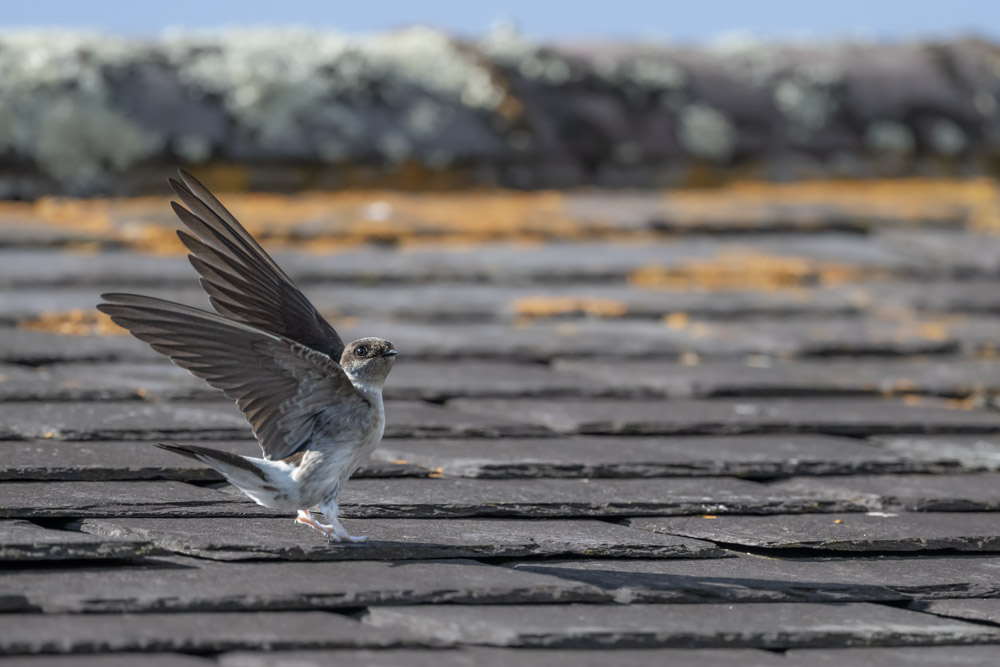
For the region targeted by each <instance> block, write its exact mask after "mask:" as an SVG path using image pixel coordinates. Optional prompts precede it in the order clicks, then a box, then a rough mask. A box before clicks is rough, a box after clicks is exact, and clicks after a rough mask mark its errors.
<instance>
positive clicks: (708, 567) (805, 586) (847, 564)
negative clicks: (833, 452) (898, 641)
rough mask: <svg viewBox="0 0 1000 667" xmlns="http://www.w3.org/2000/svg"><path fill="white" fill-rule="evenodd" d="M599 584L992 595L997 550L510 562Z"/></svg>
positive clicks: (670, 593) (648, 597)
mask: <svg viewBox="0 0 1000 667" xmlns="http://www.w3.org/2000/svg"><path fill="white" fill-rule="evenodd" d="M511 567H514V568H515V569H517V570H527V571H529V572H536V573H539V574H549V575H552V576H557V577H563V578H566V579H569V580H571V581H578V582H583V583H587V584H591V585H593V586H597V587H599V588H601V589H604V590H605V591H607V592H608V593H610V594H612V595H613V596H614V599H615V601H617V602H619V603H625V604H631V603H635V602H670V603H688V602H704V603H708V602H716V603H719V602H726V603H744V602H866V601H876V602H901V601H908V600H915V599H925V600H926V599H942V598H958V597H961V598H977V597H995V596H996V595H997V594H998V592H1000V580H998V578H997V577H998V575H1000V559H998V558H997V557H996V556H973V555H966V554H962V555H953V556H940V555H934V556H931V555H922V556H907V557H892V556H873V557H867V558H846V557H839V558H829V557H816V558H801V557H796V558H781V557H780V554H778V553H775V554H773V555H770V554H769V555H765V556H755V555H747V554H744V555H740V556H739V557H737V558H720V559H710V560H703V561H693V560H679V559H678V560H669V561H668V560H639V559H631V560H601V559H589V560H564V561H560V560H549V561H545V562H522V563H513V564H511Z"/></svg>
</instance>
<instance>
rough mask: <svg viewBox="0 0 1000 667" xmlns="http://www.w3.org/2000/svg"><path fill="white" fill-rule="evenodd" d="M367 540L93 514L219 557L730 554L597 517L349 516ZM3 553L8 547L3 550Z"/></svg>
mask: <svg viewBox="0 0 1000 667" xmlns="http://www.w3.org/2000/svg"><path fill="white" fill-rule="evenodd" d="M345 526H346V527H347V529H348V531H351V532H352V534H364V535H367V536H368V537H369V541H368V542H366V543H365V544H364V545H361V546H358V545H354V544H337V543H329V542H328V541H327V540H326V538H324V537H323V536H321V535H320V534H319V533H316V532H314V531H311V530H308V529H307V528H305V527H304V526H299V525H294V522H293V520H292V519H291V518H281V519H238V518H200V519H127V518H121V519H88V520H85V521H84V522H83V525H82V527H81V530H83V531H84V532H85V533H90V534H93V535H97V536H108V537H111V538H122V539H128V538H133V539H139V540H148V541H150V542H152V543H154V544H156V545H157V546H159V547H161V548H163V549H166V550H169V551H174V552H177V553H183V554H188V555H191V556H197V557H199V558H210V559H213V560H244V559H254V560H269V559H274V560H282V561H289V560H414V559H428V558H480V557H489V558H497V557H501V558H527V557H536V556H542V557H549V556H587V557H611V558H613V557H628V558H703V557H719V556H724V555H726V554H725V552H723V551H722V550H721V549H718V548H716V547H715V545H713V544H711V543H708V542H702V541H700V540H692V539H688V538H679V537H674V536H669V535H658V534H655V533H649V532H648V531H640V530H634V529H631V528H628V527H625V526H620V525H616V524H611V523H607V522H603V521H594V520H576V521H572V520H570V521H566V520H547V521H543V522H540V521H519V520H504V519H478V520H475V519H447V520H437V519H379V520H367V521H357V520H348V521H346V522H345ZM0 553H2V552H0Z"/></svg>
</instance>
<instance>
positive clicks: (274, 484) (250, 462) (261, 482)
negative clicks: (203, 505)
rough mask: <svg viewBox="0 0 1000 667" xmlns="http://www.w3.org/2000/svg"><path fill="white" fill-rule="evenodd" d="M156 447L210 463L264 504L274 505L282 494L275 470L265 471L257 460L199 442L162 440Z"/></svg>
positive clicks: (257, 501)
mask: <svg viewBox="0 0 1000 667" xmlns="http://www.w3.org/2000/svg"><path fill="white" fill-rule="evenodd" d="M156 446H157V447H159V448H160V449H165V450H167V451H168V452H173V453H174V454H180V455H181V456H186V457H187V458H189V459H194V460H195V461H201V462H202V463H204V464H206V465H209V466H211V467H212V468H213V469H215V470H216V471H217V472H219V473H220V474H221V475H222V476H223V477H225V478H226V481H228V482H229V483H230V484H232V485H233V486H235V487H237V488H238V489H239V490H240V491H242V492H243V493H245V494H246V495H247V496H249V497H250V498H251V499H252V500H254V501H255V502H256V503H258V504H260V505H263V506H264V507H275V505H276V504H277V501H278V496H279V495H281V487H282V486H283V485H282V484H281V482H280V480H276V479H274V478H273V475H274V472H275V471H269V470H266V469H265V468H264V467H263V466H260V465H258V464H256V463H255V461H257V460H258V459H253V458H250V457H248V456H240V455H238V454H231V453H229V452H223V451H220V450H218V449H210V448H208V447H199V446H198V445H179V444H177V443H176V442H173V443H170V444H166V443H162V442H160V443H157V445H156ZM260 462H261V463H264V464H270V465H268V466H267V467H268V468H272V467H274V465H273V463H271V462H270V461H263V460H261V461H260Z"/></svg>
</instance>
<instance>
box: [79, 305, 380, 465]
mask: <svg viewBox="0 0 1000 667" xmlns="http://www.w3.org/2000/svg"><path fill="white" fill-rule="evenodd" d="M101 298H103V299H104V300H105V301H106V303H102V304H100V305H98V307H97V308H98V310H100V311H101V312H103V313H106V314H108V315H110V316H111V319H112V320H114V321H115V322H116V323H117V324H119V325H121V326H123V327H125V328H126V329H128V330H129V331H130V332H131V333H132V335H133V336H135V337H136V338H138V339H140V340H143V341H145V342H147V343H149V345H150V346H151V347H152V348H153V349H154V350H156V351H157V352H160V353H161V354H165V355H167V356H168V357H170V360H171V361H173V362H174V363H175V364H177V365H178V366H180V367H182V368H186V369H187V370H188V371H190V372H191V373H193V374H194V375H197V376H198V377H200V378H202V379H204V380H205V381H206V382H208V384H210V385H211V386H213V387H215V388H217V389H221V390H222V391H223V393H225V395H226V396H228V397H229V398H232V399H235V400H236V404H237V405H238V406H239V408H240V410H241V411H242V412H243V414H244V416H245V417H246V419H247V421H248V422H249V423H250V426H251V427H252V428H253V431H254V435H255V436H256V437H257V440H258V441H259V442H260V446H261V449H263V450H264V457H265V458H267V459H271V460H274V459H283V458H286V457H288V456H290V455H292V454H293V453H295V452H297V451H300V450H301V449H303V448H304V447H305V446H306V445H307V444H308V443H309V437H310V435H311V434H312V430H313V428H314V426H315V423H314V422H317V421H322V422H323V423H329V421H330V420H331V418H332V419H333V420H335V421H336V422H338V423H343V424H346V425H349V424H352V423H357V422H356V420H355V419H352V417H353V416H358V417H360V415H363V414H365V411H366V410H367V409H368V408H369V402H368V400H367V399H366V398H365V397H364V396H362V395H361V394H360V393H359V392H358V390H357V389H355V388H354V385H353V384H352V383H351V380H350V378H348V377H347V374H346V373H345V372H344V369H342V368H341V367H340V365H339V364H337V363H336V362H334V361H333V360H332V359H330V358H329V357H328V356H326V355H325V354H322V353H320V352H317V351H315V350H312V349H310V348H308V347H306V346H305V345H302V344H301V343H298V342H295V341H293V340H289V339H287V338H283V337H281V336H278V335H275V334H272V333H268V332H264V331H259V330H257V329H254V328H253V327H251V326H248V325H246V324H243V323H240V322H234V321H232V320H228V319H226V318H224V317H220V316H219V315H216V314H215V313H210V312H208V311H204V310H200V309H198V308H191V307H189V306H182V305H180V304H176V303H171V302H170V301H163V300H161V299H154V298H151V297H146V296H138V295H133V294H103V295H101Z"/></svg>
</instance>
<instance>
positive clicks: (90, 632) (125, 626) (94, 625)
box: [0, 611, 432, 655]
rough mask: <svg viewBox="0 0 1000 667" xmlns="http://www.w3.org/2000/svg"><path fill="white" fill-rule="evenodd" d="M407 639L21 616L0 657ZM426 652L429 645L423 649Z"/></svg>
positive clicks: (330, 617) (286, 617)
mask: <svg viewBox="0 0 1000 667" xmlns="http://www.w3.org/2000/svg"><path fill="white" fill-rule="evenodd" d="M415 643H418V641H417V639H416V638H415V637H413V636H412V635H410V634H409V633H408V632H407V631H405V630H404V631H393V630H389V629H385V628H377V629H376V628H372V627H370V626H366V625H363V624H361V623H359V622H358V621H356V620H354V619H352V618H349V617H347V616H341V615H340V614H333V613H329V612H323V611H305V612H281V613H278V612H250V613H245V612H244V613H232V612H222V613H213V614H205V613H194V614H159V613H152V614H72V615H63V614H45V615H32V614H19V615H11V616H8V617H7V618H5V619H4V631H3V633H2V634H0V654H3V655H24V654H52V653H55V654H59V653H63V654H67V653H70V654H87V653H114V652H122V651H164V652H166V651H186V652H192V653H210V652H217V651H234V650H249V649H258V650H281V649H285V650H287V649H292V648H338V647H360V646H367V647H375V646H378V647H394V646H405V645H407V644H415ZM420 643H423V644H425V645H426V644H428V643H432V642H427V641H423V642H420Z"/></svg>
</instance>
